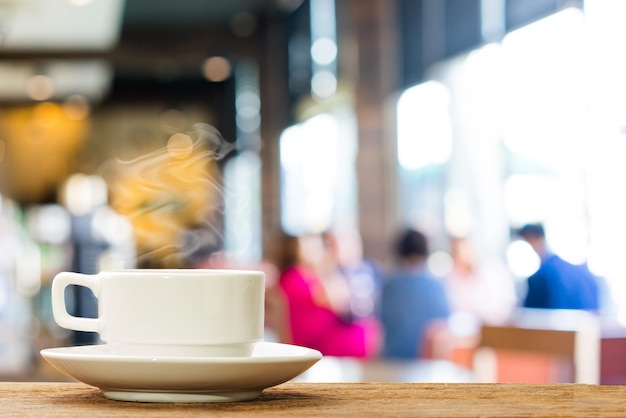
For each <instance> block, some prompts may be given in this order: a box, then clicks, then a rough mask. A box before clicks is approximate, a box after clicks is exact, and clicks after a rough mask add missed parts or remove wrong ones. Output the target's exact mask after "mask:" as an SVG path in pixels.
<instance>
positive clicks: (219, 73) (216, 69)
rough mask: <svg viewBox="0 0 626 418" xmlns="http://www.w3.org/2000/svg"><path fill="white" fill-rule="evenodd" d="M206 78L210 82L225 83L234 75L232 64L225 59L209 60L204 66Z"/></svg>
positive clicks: (213, 58)
mask: <svg viewBox="0 0 626 418" xmlns="http://www.w3.org/2000/svg"><path fill="white" fill-rule="evenodd" d="M202 71H203V74H204V76H205V77H206V78H207V79H209V80H210V81H215V82H219V81H224V80H226V79H227V78H228V77H230V74H231V73H232V66H231V65H230V62H229V61H228V60H227V59H226V58H224V57H211V58H207V59H206V60H205V61H204V64H203V65H202Z"/></svg>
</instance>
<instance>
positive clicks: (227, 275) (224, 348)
mask: <svg viewBox="0 0 626 418" xmlns="http://www.w3.org/2000/svg"><path fill="white" fill-rule="evenodd" d="M70 285H77V286H84V287H87V288H89V289H91V291H92V292H93V293H94V295H95V296H96V298H97V299H98V317H97V318H83V317H76V316H73V315H70V314H69V313H68V312H67V308H66V304H65V288H66V287H67V286H70ZM264 296H265V275H264V274H263V273H262V272H260V271H244V270H208V269H163V270H148V269H145V270H142V269H131V270H112V271H102V272H100V273H99V274H95V275H85V274H79V273H70V272H62V273H59V274H57V276H56V277H55V278H54V280H53V282H52V311H53V314H54V319H55V321H56V322H57V324H59V325H60V326H61V327H64V328H68V329H72V330H77V331H92V332H98V333H99V334H100V338H101V339H102V340H103V341H104V342H106V343H108V345H109V346H110V348H111V352H112V354H120V355H142V356H202V357H206V356H209V357H223V356H228V357H232V356H249V355H250V354H251V353H252V348H253V346H254V343H256V342H259V341H262V340H263V331H264V323H263V320H264V318H263V315H264Z"/></svg>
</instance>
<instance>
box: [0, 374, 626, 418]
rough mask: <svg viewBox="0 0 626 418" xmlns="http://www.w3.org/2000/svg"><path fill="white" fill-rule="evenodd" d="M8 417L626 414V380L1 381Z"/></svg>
mask: <svg viewBox="0 0 626 418" xmlns="http://www.w3.org/2000/svg"><path fill="white" fill-rule="evenodd" d="M0 411H1V412H0V414H1V415H2V416H3V417H12V416H27V417H30V416H33V417H70V416H89V417H115V416H141V417H142V418H150V417H157V416H167V417H189V416H254V417H258V416H272V417H283V416H287V417H314V416H323V417H342V416H346V417H387V416H394V417H418V416H423V417H621V416H624V417H626V387H624V386H599V385H581V384H548V385H533V384H466V383H453V384H445V383H332V384H326V383H286V384H283V385H280V386H277V387H274V388H270V389H266V390H265V392H264V393H263V394H262V395H261V397H259V398H258V399H257V400H255V401H250V402H238V403H205V404H154V403H132V402H118V401H111V400H108V399H105V398H104V397H103V396H102V394H101V393H100V391H99V390H98V389H95V388H92V387H90V386H86V385H83V384H80V383H40V382H36V383H27V382H19V383H15V382H2V383H0Z"/></svg>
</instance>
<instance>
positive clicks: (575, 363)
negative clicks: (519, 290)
mask: <svg viewBox="0 0 626 418" xmlns="http://www.w3.org/2000/svg"><path fill="white" fill-rule="evenodd" d="M564 369H565V371H563V370H564ZM533 370H534V372H533ZM474 372H475V374H476V378H477V380H478V381H483V382H534V383H540V382H546V381H548V382H550V381H557V382H562V381H565V382H568V381H571V382H576V383H591V384H598V383H599V381H600V324H599V321H598V319H597V318H596V317H595V316H594V315H593V314H591V313H588V312H585V311H569V310H540V309H524V310H521V311H520V312H519V313H518V314H517V315H516V316H515V317H514V319H513V320H512V321H511V322H510V323H508V324H507V325H502V326H494V325H483V326H482V329H481V335H480V341H479V343H478V347H477V349H476V352H475V354H474Z"/></svg>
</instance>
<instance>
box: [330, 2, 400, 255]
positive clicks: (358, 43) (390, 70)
mask: <svg viewBox="0 0 626 418" xmlns="http://www.w3.org/2000/svg"><path fill="white" fill-rule="evenodd" d="M338 4H342V5H343V6H344V7H345V9H344V13H345V17H346V18H347V19H348V21H349V25H348V26H349V31H347V32H344V33H343V36H347V37H349V38H350V42H349V44H351V45H353V47H354V48H356V52H355V53H352V54H350V56H353V57H354V58H353V63H352V65H351V68H350V70H349V72H350V73H352V75H353V77H354V79H355V84H354V90H355V96H356V100H355V103H356V113H357V119H358V136H359V154H358V157H357V176H358V182H359V218H360V229H361V234H362V237H363V245H364V251H365V255H366V256H367V257H370V258H373V259H376V260H379V261H381V262H383V263H384V264H387V263H388V262H389V261H390V252H389V248H390V241H391V239H392V237H393V235H394V233H395V232H396V229H397V228H396V227H397V225H396V222H397V216H396V212H397V211H396V200H397V199H396V166H397V164H396V161H397V158H396V141H395V129H394V126H395V124H394V123H393V118H392V117H391V116H392V113H390V112H389V111H390V110H392V107H390V106H393V102H392V97H393V95H394V94H395V93H396V90H397V88H398V80H399V74H400V62H399V59H398V58H399V57H398V51H399V49H400V48H399V46H400V45H399V42H398V37H399V30H398V21H397V12H396V9H397V1H396V0H347V1H345V2H344V1H341V3H338Z"/></svg>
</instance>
